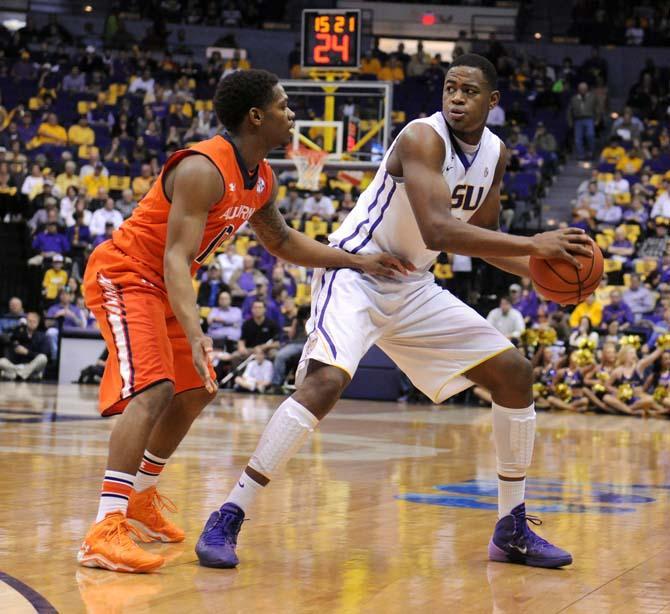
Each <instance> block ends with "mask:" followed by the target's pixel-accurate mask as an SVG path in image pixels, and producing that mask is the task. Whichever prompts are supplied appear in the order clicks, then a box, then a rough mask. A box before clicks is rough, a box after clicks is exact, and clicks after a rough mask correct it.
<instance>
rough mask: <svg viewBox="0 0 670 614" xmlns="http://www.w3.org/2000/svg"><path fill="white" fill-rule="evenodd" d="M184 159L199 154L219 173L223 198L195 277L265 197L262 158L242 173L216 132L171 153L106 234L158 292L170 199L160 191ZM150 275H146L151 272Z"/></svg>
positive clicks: (267, 178)
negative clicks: (130, 210)
mask: <svg viewBox="0 0 670 614" xmlns="http://www.w3.org/2000/svg"><path fill="white" fill-rule="evenodd" d="M189 155H204V156H206V157H207V158H208V159H209V160H210V162H212V163H213V164H214V165H215V166H216V168H217V169H218V170H219V172H220V173H221V176H222V179H223V183H224V186H225V189H224V194H223V197H222V198H221V200H219V201H218V202H217V203H216V204H215V205H214V206H213V207H212V208H211V209H210V211H209V213H208V215H207V222H206V225H205V231H204V233H203V237H202V242H201V244H200V248H199V250H198V255H197V257H196V258H195V260H194V261H193V264H192V266H191V274H195V272H196V271H197V269H198V268H199V267H200V265H201V264H202V263H203V262H204V261H205V260H206V258H207V257H208V256H209V255H210V254H211V253H212V252H213V251H214V250H215V249H216V248H217V247H218V246H219V245H220V244H221V243H222V242H223V241H225V240H226V239H229V238H230V237H231V236H233V235H234V234H235V233H236V232H237V230H238V229H239V227H240V226H241V225H242V224H244V222H246V221H248V220H249V218H251V216H252V215H253V214H254V213H255V212H256V211H258V210H259V209H261V208H262V207H263V206H264V205H265V204H266V203H267V202H268V200H269V199H270V196H271V194H272V187H273V185H272V184H273V173H272V168H271V167H270V164H269V163H268V162H267V160H263V161H262V162H261V163H260V164H259V165H258V166H257V167H256V169H254V171H253V172H249V171H247V169H246V167H245V164H244V161H243V160H242V157H241V156H240V154H239V152H238V150H237V148H236V147H235V145H234V143H233V142H232V141H231V140H230V139H229V138H228V137H227V136H226V135H222V134H217V135H216V136H214V137H213V138H211V139H207V140H206V141H201V142H200V143H197V144H196V145H194V146H192V147H190V148H188V149H181V150H179V151H177V152H175V153H174V154H173V155H172V156H170V158H169V159H168V160H167V161H166V163H165V165H164V166H163V170H162V171H161V172H160V174H159V175H158V178H157V179H156V181H155V182H154V184H153V186H152V187H151V189H150V190H149V192H147V194H146V195H145V196H144V198H143V199H142V200H141V201H140V203H139V205H138V206H137V208H136V209H135V210H134V211H133V214H132V216H131V217H130V218H128V219H127V220H126V221H125V222H124V223H123V224H121V226H120V227H119V228H118V229H117V230H116V231H115V232H114V234H113V235H112V242H113V243H114V245H115V246H116V247H117V248H118V249H120V250H121V251H122V252H124V253H125V254H126V255H128V256H130V257H131V258H132V259H133V260H135V261H138V262H139V263H141V264H142V265H146V267H147V268H148V269H149V271H146V272H145V273H148V274H149V275H150V277H151V281H153V282H155V283H157V284H158V285H159V287H161V288H164V287H165V284H164V275H163V256H164V254H165V245H166V242H167V225H168V214H169V213H170V201H169V200H168V198H167V196H166V195H165V192H164V181H165V176H166V174H167V172H168V171H169V170H170V169H171V168H173V167H174V166H175V165H176V164H177V163H179V162H180V161H181V160H183V159H184V158H185V157H186V156H189ZM152 272H153V273H155V275H151V273H152Z"/></svg>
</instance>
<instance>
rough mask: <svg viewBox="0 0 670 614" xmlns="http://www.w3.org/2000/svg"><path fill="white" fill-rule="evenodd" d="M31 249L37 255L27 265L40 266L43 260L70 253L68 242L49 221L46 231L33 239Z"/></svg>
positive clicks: (56, 225) (53, 223)
mask: <svg viewBox="0 0 670 614" xmlns="http://www.w3.org/2000/svg"><path fill="white" fill-rule="evenodd" d="M33 249H34V250H35V251H37V252H39V253H38V254H37V255H36V256H33V257H32V258H30V260H28V264H29V265H31V266H41V264H42V262H43V261H44V258H50V257H51V256H52V255H53V254H61V255H64V254H67V253H68V252H69V251H70V242H69V241H68V240H67V237H66V236H65V235H64V234H63V233H62V232H59V230H58V224H57V223H56V222H53V221H50V222H49V223H48V224H47V228H46V230H45V231H44V232H40V233H39V234H37V235H36V236H35V238H34V239H33Z"/></svg>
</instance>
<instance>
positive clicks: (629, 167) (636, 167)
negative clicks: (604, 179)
mask: <svg viewBox="0 0 670 614" xmlns="http://www.w3.org/2000/svg"><path fill="white" fill-rule="evenodd" d="M643 163H644V160H643V159H642V156H641V155H640V152H639V150H638V149H635V148H633V149H631V150H630V151H629V152H628V153H627V154H626V155H625V156H624V157H623V158H621V159H620V160H619V161H618V162H617V164H616V170H618V171H621V172H622V173H623V174H624V175H635V174H637V173H639V172H640V169H641V168H642V164H643Z"/></svg>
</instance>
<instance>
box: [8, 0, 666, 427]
mask: <svg viewBox="0 0 670 614" xmlns="http://www.w3.org/2000/svg"><path fill="white" fill-rule="evenodd" d="M606 4H607V3H603V2H577V3H576V6H575V8H574V24H573V28H574V31H575V32H576V35H577V36H581V37H582V38H583V39H585V40H589V41H591V42H597V43H603V44H604V43H610V42H616V43H618V44H627V45H645V44H655V43H656V42H657V41H665V40H666V39H667V36H668V31H669V30H668V19H667V15H666V14H665V13H664V12H663V11H661V10H660V9H658V8H657V9H654V10H653V11H651V12H649V14H648V15H646V14H641V13H640V12H636V13H633V12H632V10H628V9H627V10H626V11H623V10H622V11H617V12H616V13H617V14H621V15H627V17H625V18H624V19H623V21H622V23H617V24H614V27H613V24H611V23H609V22H608V27H607V28H604V27H602V26H603V20H604V19H605V10H606V8H607V7H606V6H605V5H606ZM619 4H621V3H619ZM124 5H125V6H124V10H123V11H121V10H119V9H118V7H114V8H113V10H111V11H110V12H109V14H108V15H107V16H106V17H105V20H104V26H103V28H102V31H101V32H100V33H95V32H92V31H87V30H86V29H84V32H83V33H81V32H71V31H69V30H68V29H67V28H66V27H65V26H64V25H62V24H61V23H60V22H59V21H58V19H57V18H56V17H55V16H51V17H49V18H48V19H47V20H43V21H42V23H40V24H39V25H38V24H36V23H34V22H33V21H32V20H31V19H29V20H28V23H27V24H26V26H25V27H23V28H20V29H18V30H16V31H13V32H12V31H9V30H4V31H2V32H0V219H2V221H3V226H5V228H9V227H11V232H8V233H6V235H3V241H4V240H5V239H4V237H5V236H6V237H7V244H6V247H7V250H6V255H5V257H4V262H3V267H4V268H3V275H2V278H3V297H5V300H7V301H8V302H7V303H6V305H5V306H3V311H5V313H4V314H3V315H2V318H1V319H0V332H1V334H2V336H1V337H0V339H1V342H2V348H1V352H2V358H1V359H0V375H2V377H4V378H6V379H16V378H20V379H31V378H40V377H44V376H46V377H53V374H54V372H55V365H56V364H57V361H58V359H59V355H58V354H59V352H58V347H59V344H58V339H59V335H60V334H62V331H63V330H72V329H74V330H87V329H94V327H95V321H94V319H93V318H92V317H91V316H90V314H89V312H88V310H87V309H86V306H85V303H84V300H83V297H82V295H81V288H80V284H81V280H82V275H83V272H84V270H85V267H86V262H87V259H88V257H89V255H90V253H91V251H92V250H93V249H94V248H95V247H96V245H98V244H99V243H101V242H102V241H106V240H109V238H110V237H111V235H112V233H113V232H114V230H115V229H116V228H118V227H119V225H120V224H121V223H122V222H123V220H124V219H126V218H128V217H129V216H130V215H131V214H132V212H133V209H134V208H135V207H136V206H137V203H138V202H139V201H140V200H141V199H142V197H143V196H144V195H145V194H146V192H147V191H148V190H149V188H150V187H151V186H152V184H153V182H154V181H155V179H156V177H157V175H158V173H159V172H160V169H161V166H162V164H163V163H164V162H165V160H166V159H167V157H168V156H169V155H170V154H171V153H173V152H174V151H176V150H178V149H180V148H182V147H187V146H188V145H189V144H191V143H194V142H197V141H199V140H202V139H207V138H210V137H212V136H213V135H215V134H217V133H218V132H220V131H221V126H219V125H218V121H217V119H216V117H215V115H214V113H213V109H212V103H211V99H212V95H213V92H214V88H215V86H216V84H217V82H218V80H219V79H220V78H221V77H222V76H224V75H226V74H228V73H230V72H231V71H237V70H246V69H248V68H249V67H251V66H256V64H255V57H254V56H255V52H256V51H257V50H255V49H254V48H241V47H240V45H239V44H238V42H237V41H236V39H235V36H234V34H231V33H230V31H228V32H227V33H225V34H223V35H221V36H220V37H219V38H218V39H217V40H211V41H208V42H210V43H211V44H212V45H214V46H221V47H224V48H228V49H230V50H232V51H231V53H230V54H228V55H229V57H224V54H222V53H219V52H214V53H212V54H210V55H209V57H204V56H201V55H199V54H198V53H197V51H196V52H194V48H193V47H192V46H190V45H189V41H188V40H187V39H188V37H187V36H186V33H185V31H184V29H183V27H185V26H187V25H188V26H200V25H202V26H226V27H229V26H244V27H260V26H261V25H262V21H263V20H267V19H268V18H269V17H268V16H270V17H271V18H272V19H276V20H278V21H281V20H282V19H290V15H295V14H297V13H299V9H300V8H301V6H302V5H300V3H291V2H259V1H256V2H244V3H238V2H232V1H228V2H216V1H215V2H200V1H197V0H196V1H191V0H188V1H184V2H179V1H177V0H175V1H170V0H165V1H162V2H128V3H124ZM587 13H588V15H589V18H588V19H587V18H586V17H585V15H586V14H587ZM287 15H288V16H289V17H287ZM261 16H262V19H261ZM134 19H144V20H145V22H146V21H147V20H148V22H149V23H150V25H149V26H148V27H147V28H146V31H145V33H144V36H138V35H137V34H134V33H133V31H135V32H136V30H137V29H136V28H129V27H127V26H128V24H129V23H132V22H133V20H134ZM131 30H132V31H131ZM640 32H641V33H640ZM472 50H474V51H478V52H480V53H483V54H484V55H486V56H487V57H489V58H490V59H491V60H492V61H493V62H494V63H495V65H496V66H497V68H498V71H499V75H500V90H501V93H502V100H501V105H500V106H499V107H497V108H495V109H493V110H492V111H491V113H490V115H489V118H488V126H489V128H490V129H491V130H493V131H494V132H496V133H497V134H498V135H499V136H500V137H501V138H502V139H503V140H504V141H505V143H506V145H507V152H508V160H507V172H506V174H505V178H504V185H503V189H502V194H501V203H502V212H501V220H500V223H501V230H502V231H503V232H508V231H510V230H511V231H514V232H522V233H530V232H536V231H537V230H539V229H542V228H543V227H555V226H557V225H567V224H570V225H575V226H578V227H580V228H583V229H584V230H585V231H586V232H588V233H589V234H591V235H592V236H593V237H594V239H595V240H596V241H597V242H598V244H599V245H600V246H601V248H602V250H603V252H604V254H605V258H606V275H605V277H604V278H603V281H602V285H601V287H600V288H599V290H598V291H597V292H596V294H595V295H594V296H593V297H590V298H589V299H588V300H586V301H585V302H583V303H581V304H579V305H577V306H575V307H574V308H573V307H570V308H565V307H561V306H559V305H556V304H554V303H550V302H546V301H544V300H543V299H542V297H541V296H539V295H538V294H537V292H536V291H535V290H534V288H533V287H532V284H530V282H529V281H528V280H526V279H522V280H519V279H515V278H513V277H511V276H508V275H506V274H500V273H499V272H497V271H494V270H493V269H491V267H489V266H488V265H485V264H484V263H482V262H480V261H477V260H473V259H471V258H468V257H462V256H458V255H453V254H446V253H445V254H441V255H440V257H439V258H438V260H437V262H436V264H435V267H434V271H433V272H434V274H435V278H436V281H437V283H438V284H440V285H441V286H443V287H445V288H447V289H449V290H451V291H452V292H454V293H455V294H456V295H458V296H459V297H460V298H462V299H463V300H465V301H466V302H468V303H469V304H471V305H473V306H474V307H475V308H476V309H478V310H479V311H480V312H481V313H482V314H483V315H485V316H487V317H489V319H490V320H491V321H492V322H493V323H494V325H495V326H497V327H498V328H500V330H502V331H503V332H504V333H505V334H506V335H507V336H508V337H509V338H511V339H513V340H514V342H515V343H516V344H517V345H518V347H519V350H520V351H523V352H525V353H526V354H527V355H528V356H529V357H530V358H531V359H532V360H533V362H534V364H535V366H536V373H537V386H536V395H537V397H538V406H544V407H547V408H561V409H564V410H573V411H584V410H586V409H588V408H591V409H597V410H598V411H604V412H610V413H627V414H635V415H652V414H653V415H659V416H660V415H665V414H667V413H668V412H667V408H668V407H670V401H667V399H666V397H667V389H666V385H667V383H668V378H669V377H670V358H669V357H670V352H666V350H668V349H670V336H669V335H668V333H670V251H669V249H668V247H669V246H668V228H669V227H670V131H669V122H668V112H669V109H670V88H669V87H668V84H669V83H670V69H669V67H668V66H659V65H657V64H656V63H655V62H654V60H653V59H649V60H647V61H646V63H645V64H644V65H642V66H640V70H639V74H638V76H637V80H636V81H635V82H633V83H630V84H629V91H628V92H626V93H625V94H626V95H625V96H623V97H622V96H618V97H613V96H612V95H611V91H610V87H609V80H610V73H611V71H612V70H613V68H614V67H610V66H609V64H608V62H607V60H606V59H605V58H604V57H603V56H602V55H601V52H600V50H599V48H598V47H593V49H592V50H591V51H590V53H589V55H588V57H586V58H584V59H582V60H581V61H573V59H572V58H571V57H570V56H565V57H563V58H561V59H560V60H559V61H552V60H550V59H548V58H546V57H542V56H541V55H538V54H532V53H528V51H527V49H526V48H525V47H524V48H517V47H516V46H515V45H514V44H512V43H509V42H507V41H502V42H501V41H499V40H497V38H496V36H495V35H491V36H490V37H488V38H487V39H486V40H481V39H479V40H473V39H471V37H470V35H469V33H468V32H467V31H462V32H460V34H459V36H458V39H457V40H456V41H455V45H454V50H453V54H454V56H456V55H459V54H461V53H465V52H468V51H472ZM282 62H283V67H284V68H283V74H281V75H280V76H281V77H283V78H286V77H290V76H293V77H297V76H299V74H300V66H299V64H300V59H299V50H298V47H297V46H296V47H295V48H294V49H293V50H292V51H291V52H290V53H288V55H287V57H286V58H285V59H284V60H282ZM448 66H449V62H448V61H447V60H446V58H443V57H442V56H441V55H440V54H432V55H431V54H429V53H427V52H425V51H424V48H423V45H422V43H421V41H419V42H418V44H417V45H416V51H415V52H414V53H411V54H410V53H407V52H406V51H405V46H404V44H402V43H400V44H398V45H397V46H396V47H395V48H394V49H393V50H388V49H387V50H386V51H383V50H382V49H381V48H380V46H379V41H377V40H373V39H370V44H369V45H367V46H366V52H365V54H364V59H363V64H362V68H361V72H360V74H358V75H355V76H354V78H357V79H360V80H383V81H390V82H392V83H393V84H394V109H393V110H394V122H395V123H394V126H393V129H394V133H397V131H398V130H399V129H401V128H402V127H403V126H404V125H405V123H406V122H408V121H411V120H412V119H414V118H416V117H420V116H422V115H425V114H430V113H432V112H434V111H435V110H437V109H439V107H440V98H441V89H442V82H443V78H444V74H445V71H446V70H447V69H448ZM261 67H262V66H261ZM613 98H616V101H615V102H613ZM351 104H352V103H351V101H349V100H342V101H341V102H338V105H339V106H338V109H337V113H338V116H339V117H342V116H344V115H349V114H351V112H352V111H351V109H348V108H345V107H347V105H351ZM292 105H293V106H294V108H295V109H296V110H297V112H298V115H299V117H303V118H319V117H321V114H322V112H323V110H322V109H318V108H311V107H310V106H308V104H307V101H306V100H302V99H300V98H298V99H296V100H295V101H292ZM355 111H356V113H357V114H359V115H360V116H365V109H356V110H355ZM316 139H317V141H318V135H317V136H316ZM578 162H580V165H578V166H576V165H577V163H578ZM568 167H569V168H578V169H580V172H581V174H580V175H579V177H578V181H574V184H575V185H574V186H573V187H571V188H570V189H571V190H572V191H571V192H570V193H569V194H568V196H567V197H565V198H562V199H559V200H560V203H559V205H558V206H557V207H555V208H554V209H550V210H549V212H548V213H547V206H546V202H547V201H548V200H550V195H551V194H554V195H555V194H556V193H557V192H556V189H557V187H556V186H557V185H558V184H559V183H561V182H562V183H561V184H562V185H565V181H564V179H565V177H566V176H567V174H566V168H568ZM568 174H569V173H568ZM370 179H371V175H370V174H369V173H368V174H366V175H364V176H363V177H360V178H358V179H357V181H353V182H352V181H347V180H346V179H343V178H342V176H340V175H338V174H337V173H326V174H324V175H323V176H322V181H321V187H320V189H319V191H317V192H305V191H302V190H299V189H297V187H296V182H295V180H296V175H295V173H291V172H284V173H282V174H280V180H281V184H282V185H281V188H280V193H279V198H278V202H277V205H278V207H279V208H280V210H281V211H282V213H283V214H284V215H285V217H286V219H287V221H288V222H289V223H290V224H292V225H293V226H294V227H295V228H297V229H299V230H301V231H303V232H305V233H307V234H308V235H310V236H312V237H314V238H316V239H318V240H321V241H327V235H328V234H329V232H331V231H332V230H334V229H335V228H337V226H338V225H339V224H340V223H341V221H342V220H343V219H344V217H345V216H346V214H347V213H348V212H349V211H350V210H351V209H352V208H353V206H354V205H355V202H356V198H357V196H358V194H359V193H360V192H361V191H362V190H363V189H364V188H365V186H366V185H367V183H369V181H370ZM310 282H311V271H310V270H306V269H304V268H301V267H295V266H291V265H287V264H286V263H284V262H278V261H276V259H275V258H274V257H272V256H271V255H270V254H269V253H268V252H267V251H266V250H265V249H264V248H263V247H262V246H261V245H259V244H258V243H257V241H256V240H255V237H254V236H253V233H252V232H251V230H250V229H249V228H244V229H242V231H241V232H240V233H239V234H238V235H237V236H236V237H235V238H234V239H233V240H231V241H230V242H228V243H227V244H225V245H223V246H222V248H221V249H220V250H219V252H218V253H216V254H213V255H212V257H211V258H210V260H209V261H208V262H207V263H206V266H204V267H203V268H202V269H201V271H200V272H199V274H198V277H197V279H195V280H194V288H195V291H196V293H197V296H198V304H199V306H200V310H201V316H202V322H203V327H204V328H206V329H207V332H208V334H209V335H210V336H211V337H212V338H213V339H214V340H215V344H216V348H217V352H216V369H217V373H218V375H219V377H220V379H221V380H222V381H223V382H225V385H228V386H234V387H237V388H238V389H241V390H248V391H255V392H266V391H273V392H276V391H280V390H284V389H286V387H287V386H290V385H292V379H291V374H292V372H293V370H294V369H295V365H296V363H297V359H298V357H299V355H300V351H301V348H302V344H303V343H304V340H305V321H306V319H307V317H308V313H309V295H310V290H309V288H310ZM102 361H104V357H102ZM102 364H103V363H102V362H101V364H100V365H97V366H98V367H101V366H102ZM240 365H242V368H240ZM96 373H97V375H96ZM89 376H90V377H89ZM82 377H83V376H82ZM96 377H99V369H98V370H96V369H93V370H91V371H90V372H88V373H87V376H86V377H83V379H91V380H92V381H95V380H96ZM594 391H596V392H594ZM475 394H476V395H477V396H478V397H479V398H482V399H483V400H486V391H481V390H476V391H475ZM403 398H408V399H410V400H417V399H419V398H420V394H419V393H417V392H416V391H415V390H413V389H412V387H411V385H410V384H409V382H407V387H406V390H405V392H404V397H403Z"/></svg>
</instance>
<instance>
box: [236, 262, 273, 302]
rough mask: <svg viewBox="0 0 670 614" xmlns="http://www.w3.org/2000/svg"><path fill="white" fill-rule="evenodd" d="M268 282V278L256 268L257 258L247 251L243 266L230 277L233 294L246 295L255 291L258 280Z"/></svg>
mask: <svg viewBox="0 0 670 614" xmlns="http://www.w3.org/2000/svg"><path fill="white" fill-rule="evenodd" d="M259 281H260V282H261V283H262V282H263V281H266V282H267V278H266V277H265V276H264V275H263V273H261V272H260V271H259V270H258V269H257V268H256V260H255V259H254V257H253V256H252V255H251V254H249V253H247V255H246V256H244V260H243V264H242V268H241V269H238V270H237V271H235V273H233V275H232V276H231V278H230V283H229V285H230V287H231V288H232V295H233V296H246V295H247V294H249V293H250V292H253V291H254V289H255V288H256V284H257V283H258V282H259Z"/></svg>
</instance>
